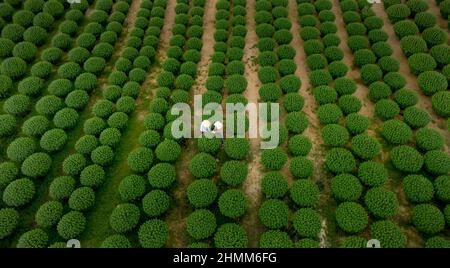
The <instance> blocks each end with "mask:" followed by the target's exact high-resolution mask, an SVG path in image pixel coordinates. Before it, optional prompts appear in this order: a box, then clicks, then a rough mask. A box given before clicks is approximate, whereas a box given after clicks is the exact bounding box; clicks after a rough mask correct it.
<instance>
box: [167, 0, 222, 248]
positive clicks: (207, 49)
mask: <svg viewBox="0 0 450 268" xmlns="http://www.w3.org/2000/svg"><path fill="white" fill-rule="evenodd" d="M204 10H205V12H204V15H203V35H202V43H203V47H202V50H201V51H200V53H201V55H202V57H201V59H200V62H199V63H198V64H197V68H198V69H197V78H196V81H195V84H194V85H193V87H192V94H191V100H193V98H194V95H198V94H203V93H204V92H205V91H206V89H205V81H206V79H207V78H208V65H209V63H210V62H211V56H212V54H213V53H214V42H215V41H214V35H213V34H212V33H214V29H215V14H216V0H211V1H206V2H205V7H204ZM196 153H197V146H196V141H195V139H189V140H187V141H186V144H185V148H184V149H183V154H182V156H181V158H180V159H179V160H178V161H177V163H176V165H175V167H176V170H177V177H178V179H177V183H178V184H177V187H176V189H175V190H174V192H173V194H172V196H173V199H174V200H173V202H174V204H173V209H172V210H171V211H170V212H169V214H168V215H167V217H166V221H167V222H168V223H169V240H168V242H167V246H168V247H177V248H183V247H186V246H188V244H189V238H188V236H187V234H186V218H187V216H188V215H189V214H190V212H191V208H190V205H189V202H188V200H187V197H186V190H187V187H188V186H189V184H191V182H192V181H193V180H194V178H193V176H192V175H191V174H190V172H189V169H188V165H189V162H190V161H191V159H192V158H193V157H194V156H195V154H196Z"/></svg>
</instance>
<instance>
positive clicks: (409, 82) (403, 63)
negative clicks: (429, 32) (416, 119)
mask: <svg viewBox="0 0 450 268" xmlns="http://www.w3.org/2000/svg"><path fill="white" fill-rule="evenodd" d="M431 2H432V1H431ZM372 9H373V11H374V12H375V14H376V15H377V16H378V17H380V18H382V19H383V21H384V26H383V31H385V32H386V33H387V34H388V36H389V39H388V41H387V42H388V43H389V44H390V45H391V46H392V49H393V51H394V53H393V54H392V57H393V58H395V59H396V60H397V61H399V62H400V70H399V73H401V74H402V75H403V76H404V77H405V79H406V86H405V87H406V88H409V89H412V90H414V91H415V92H417V94H418V95H419V102H418V103H417V104H416V105H417V106H418V107H420V108H422V109H425V110H427V111H428V112H429V114H430V116H431V122H430V123H429V124H428V127H430V128H434V129H436V130H437V131H439V132H440V134H441V135H442V136H443V137H445V140H446V143H445V144H446V145H445V148H444V150H445V151H446V152H449V147H450V132H449V131H448V129H447V120H445V119H444V118H442V117H440V116H439V115H437V114H436V113H435V112H434V111H433V108H432V105H431V98H430V97H429V96H425V95H424V94H423V92H422V90H421V89H420V88H419V85H418V84H417V77H416V76H415V75H414V74H412V73H411V70H410V68H409V65H408V59H407V58H406V56H405V54H403V51H402V49H401V47H400V40H399V39H398V37H397V36H396V35H395V32H394V27H393V26H392V24H391V23H390V21H389V19H388V17H387V14H386V12H385V10H384V9H383V6H382V5H373V6H372Z"/></svg>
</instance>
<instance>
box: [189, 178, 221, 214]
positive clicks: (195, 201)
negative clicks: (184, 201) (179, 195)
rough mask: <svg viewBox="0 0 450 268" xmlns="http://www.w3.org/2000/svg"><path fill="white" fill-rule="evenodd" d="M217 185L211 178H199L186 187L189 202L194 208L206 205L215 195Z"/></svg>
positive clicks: (211, 201) (213, 199) (210, 202)
mask: <svg viewBox="0 0 450 268" xmlns="http://www.w3.org/2000/svg"><path fill="white" fill-rule="evenodd" d="M217 193H218V190H217V186H216V185H215V183H214V182H213V181H212V180H209V179H199V180H196V181H194V182H193V183H191V184H190V185H189V186H188V188H187V197H188V199H189V202H190V203H191V204H192V205H193V206H194V207H196V208H202V207H208V206H209V205H211V204H212V203H213V202H214V201H215V200H216V197H217Z"/></svg>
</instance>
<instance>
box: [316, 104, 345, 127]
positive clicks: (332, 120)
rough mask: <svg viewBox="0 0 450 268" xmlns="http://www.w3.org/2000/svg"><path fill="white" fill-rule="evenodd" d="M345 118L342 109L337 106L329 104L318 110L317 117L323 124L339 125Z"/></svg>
mask: <svg viewBox="0 0 450 268" xmlns="http://www.w3.org/2000/svg"><path fill="white" fill-rule="evenodd" d="M342 116H343V113H342V110H341V108H339V106H337V105H336V104H332V103H327V104H325V105H322V106H320V107H319V109H317V117H318V118H319V121H320V123H321V124H324V125H327V124H337V123H339V119H340V118H341V117H342Z"/></svg>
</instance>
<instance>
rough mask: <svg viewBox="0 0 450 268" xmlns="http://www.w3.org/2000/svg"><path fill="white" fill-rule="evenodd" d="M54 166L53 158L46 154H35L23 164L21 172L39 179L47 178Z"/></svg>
mask: <svg viewBox="0 0 450 268" xmlns="http://www.w3.org/2000/svg"><path fill="white" fill-rule="evenodd" d="M51 164H52V159H51V157H50V156H49V155H48V154H46V153H34V154H32V155H30V156H28V157H27V158H26V159H25V161H23V163H22V167H21V169H20V170H21V171H22V173H23V174H24V175H26V176H29V177H32V178H37V177H43V176H45V175H46V174H47V173H48V171H49V170H50V166H51Z"/></svg>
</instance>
